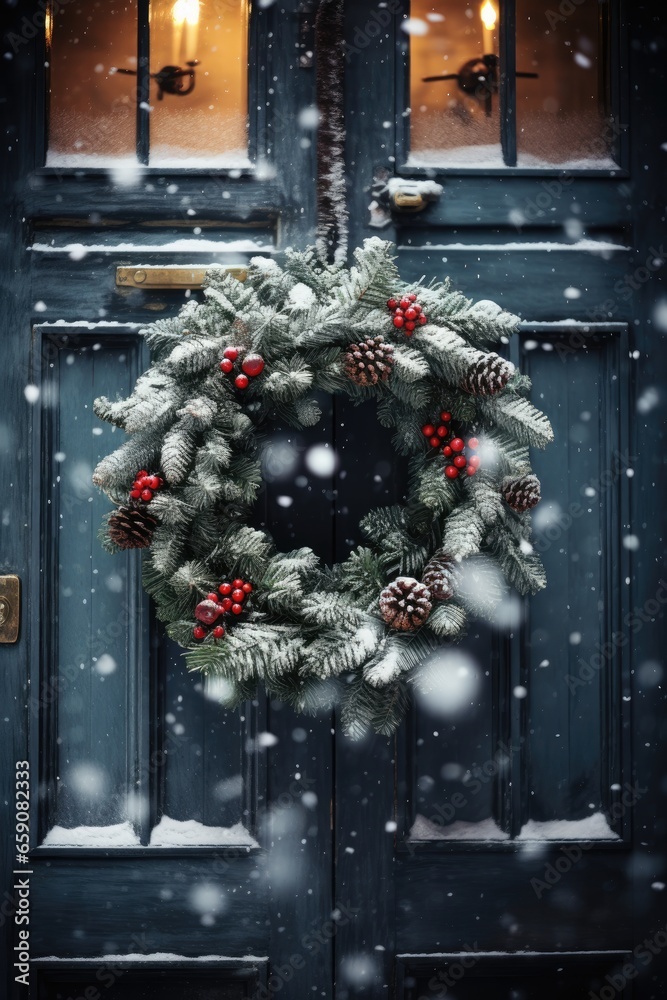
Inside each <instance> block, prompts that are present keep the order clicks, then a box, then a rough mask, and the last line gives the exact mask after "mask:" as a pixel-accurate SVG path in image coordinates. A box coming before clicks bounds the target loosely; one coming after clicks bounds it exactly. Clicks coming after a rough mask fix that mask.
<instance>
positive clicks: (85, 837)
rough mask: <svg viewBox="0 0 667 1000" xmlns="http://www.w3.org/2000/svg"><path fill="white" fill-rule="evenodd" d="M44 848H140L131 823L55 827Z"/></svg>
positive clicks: (49, 833)
mask: <svg viewBox="0 0 667 1000" xmlns="http://www.w3.org/2000/svg"><path fill="white" fill-rule="evenodd" d="M41 846H42V847H140V846H141V844H140V841H139V837H138V836H137V834H136V833H135V832H134V828H133V827H132V825H131V823H128V822H125V823H116V824H115V825H113V824H112V825H111V826H75V827H72V828H70V829H68V828H66V827H64V826H54V827H52V828H51V829H50V830H49V832H48V833H47V835H46V837H45V838H44V840H43V841H42V845H41Z"/></svg>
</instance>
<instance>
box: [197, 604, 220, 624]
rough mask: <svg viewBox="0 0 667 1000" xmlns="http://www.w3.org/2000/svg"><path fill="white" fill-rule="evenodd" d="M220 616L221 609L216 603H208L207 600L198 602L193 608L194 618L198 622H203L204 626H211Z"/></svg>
mask: <svg viewBox="0 0 667 1000" xmlns="http://www.w3.org/2000/svg"><path fill="white" fill-rule="evenodd" d="M221 614H222V608H221V607H220V605H219V604H218V602H217V601H209V599H208V598H206V600H205V601H200V602H199V604H198V605H197V607H196V608H195V618H196V619H197V621H199V622H204V624H205V625H212V624H213V622H214V621H215V620H216V618H219V617H220V615H221Z"/></svg>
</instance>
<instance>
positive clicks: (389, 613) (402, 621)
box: [380, 576, 431, 632]
mask: <svg viewBox="0 0 667 1000" xmlns="http://www.w3.org/2000/svg"><path fill="white" fill-rule="evenodd" d="M430 596H431V593H430V591H429V590H428V588H427V587H425V586H424V584H423V583H420V582H419V581H418V580H414V579H413V578H412V577H411V576H399V577H398V578H397V579H396V580H393V581H392V582H391V583H390V584H389V586H388V587H385V588H384V590H383V591H382V593H381V594H380V613H381V615H382V617H383V619H384V620H385V621H386V623H387V625H390V626H391V627H392V628H395V629H398V630H399V631H401V632H413V631H415V630H416V629H418V628H421V626H422V625H423V624H424V622H425V621H426V619H427V618H428V616H429V614H430V611H431V601H430V600H429V598H430Z"/></svg>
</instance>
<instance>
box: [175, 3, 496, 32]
mask: <svg viewBox="0 0 667 1000" xmlns="http://www.w3.org/2000/svg"><path fill="white" fill-rule="evenodd" d="M179 2H180V0H179ZM479 13H480V17H481V18H482V24H483V25H484V27H485V28H486V30H487V31H493V29H494V28H495V26H496V21H497V19H498V17H497V14H496V10H495V7H494V6H493V4H492V3H491V0H486V3H484V4H483V5H482V9H481V11H480V12H479Z"/></svg>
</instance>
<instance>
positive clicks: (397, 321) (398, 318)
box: [394, 313, 405, 330]
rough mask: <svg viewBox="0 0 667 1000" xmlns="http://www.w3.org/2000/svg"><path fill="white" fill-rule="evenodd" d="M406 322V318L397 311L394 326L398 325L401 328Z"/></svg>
mask: <svg viewBox="0 0 667 1000" xmlns="http://www.w3.org/2000/svg"><path fill="white" fill-rule="evenodd" d="M404 323H405V320H404V319H403V317H402V316H399V314H398V313H396V315H395V316H394V326H397V327H398V328H399V330H400V328H401V327H402V326H403V324H404Z"/></svg>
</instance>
